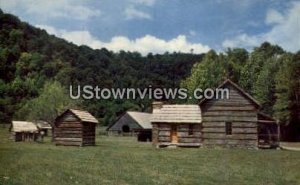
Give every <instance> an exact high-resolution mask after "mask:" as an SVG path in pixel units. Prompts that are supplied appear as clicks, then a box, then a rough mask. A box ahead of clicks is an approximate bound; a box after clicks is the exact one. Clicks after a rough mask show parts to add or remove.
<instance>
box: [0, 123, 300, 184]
mask: <svg viewBox="0 0 300 185" xmlns="http://www.w3.org/2000/svg"><path fill="white" fill-rule="evenodd" d="M8 138H9V133H8V131H7V129H3V128H1V129H0V184H30V185H35V184H37V185H41V184H51V185H53V184H54V185H61V184H101V185H102V184H143V185H146V184H180V185H183V184H213V185H214V184H230V185H231V184H237V185H243V184H264V185H271V184H282V185H289V184H300V152H295V151H279V150H241V149H192V148H179V149H167V148H165V149H155V148H153V147H152V146H151V144H150V143H138V142H136V140H135V139H134V138H123V137H106V136H97V146H94V147H64V146H55V145H53V144H52V143H51V142H50V141H49V138H48V139H46V141H45V142H44V143H34V142H32V143H24V142H18V143H15V142H13V141H11V140H9V139H8Z"/></svg>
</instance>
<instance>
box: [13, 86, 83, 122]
mask: <svg viewBox="0 0 300 185" xmlns="http://www.w3.org/2000/svg"><path fill="white" fill-rule="evenodd" d="M77 104H78V102H75V101H74V100H72V99H70V97H69V96H68V95H67V94H66V91H65V89H64V88H63V87H62V86H61V84H60V83H59V82H57V81H54V82H46V83H45V85H44V87H43V89H42V90H41V92H40V95H39V96H38V97H37V98H34V99H32V100H29V101H28V102H27V103H26V104H25V105H24V106H23V107H22V108H21V109H20V110H19V111H18V112H17V113H16V117H17V118H18V119H26V120H32V121H37V120H44V121H47V122H49V123H51V124H53V122H54V120H55V118H56V117H57V116H58V115H59V114H60V113H62V112H63V111H64V110H66V109H68V108H72V107H73V108H74V107H76V105H77Z"/></svg>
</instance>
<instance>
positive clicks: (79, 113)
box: [56, 109, 98, 123]
mask: <svg viewBox="0 0 300 185" xmlns="http://www.w3.org/2000/svg"><path fill="white" fill-rule="evenodd" d="M67 112H71V113H73V114H74V115H75V116H76V117H77V118H78V119H80V120H81V121H83V122H90V123H98V120H97V119H96V118H95V117H94V116H93V115H91V114H90V113H89V112H87V111H83V110H76V109H68V110H66V111H65V112H64V113H62V114H61V115H59V116H58V117H57V118H56V120H57V119H58V118H60V117H61V116H62V115H64V114H65V113H67Z"/></svg>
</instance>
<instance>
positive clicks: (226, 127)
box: [199, 79, 260, 148]
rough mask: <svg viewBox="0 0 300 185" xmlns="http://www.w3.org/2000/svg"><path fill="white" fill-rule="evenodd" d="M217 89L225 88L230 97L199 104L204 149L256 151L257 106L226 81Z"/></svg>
mask: <svg viewBox="0 0 300 185" xmlns="http://www.w3.org/2000/svg"><path fill="white" fill-rule="evenodd" d="M218 88H219V89H220V88H222V89H228V90H229V98H228V99H226V98H223V99H218V98H212V99H204V100H202V101H201V102H200V104H199V105H200V107H201V110H202V144H203V146H206V147H211V146H213V147H214V146H223V147H239V148H257V147H258V142H257V141H258V132H257V122H258V119H257V114H258V112H259V109H260V104H259V103H258V102H257V101H256V100H255V99H254V98H253V97H252V96H250V95H249V94H248V93H246V92H245V91H244V90H243V89H241V88H240V87H239V86H238V85H237V84H235V83H234V82H232V81H231V80H229V79H227V80H225V81H224V82H223V83H222V84H221V85H220V86H219V87H218Z"/></svg>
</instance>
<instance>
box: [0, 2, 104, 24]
mask: <svg viewBox="0 0 300 185" xmlns="http://www.w3.org/2000/svg"><path fill="white" fill-rule="evenodd" d="M0 5H1V7H3V9H4V10H5V11H8V12H12V13H15V12H17V11H23V12H25V13H27V14H30V15H35V16H40V17H44V18H47V17H63V18H70V19H76V20H86V19H88V18H90V17H93V16H98V15H100V14H101V12H100V11H99V10H96V9H91V8H89V7H87V6H85V5H84V4H83V2H80V3H79V2H78V1H71V0H55V1H41V0H9V1H0Z"/></svg>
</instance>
